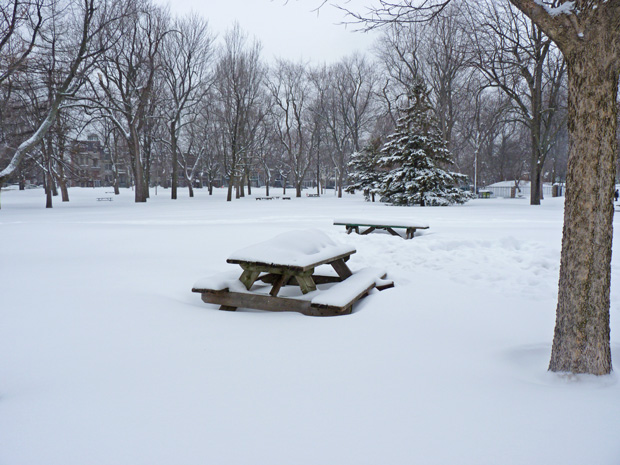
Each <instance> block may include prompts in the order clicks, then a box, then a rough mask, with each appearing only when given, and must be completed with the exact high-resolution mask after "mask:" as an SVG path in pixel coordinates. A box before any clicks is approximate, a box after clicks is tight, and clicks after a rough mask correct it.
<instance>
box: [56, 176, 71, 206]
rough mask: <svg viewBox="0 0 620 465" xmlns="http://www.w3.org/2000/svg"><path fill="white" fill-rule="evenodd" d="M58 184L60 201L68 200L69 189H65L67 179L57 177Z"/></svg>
mask: <svg viewBox="0 0 620 465" xmlns="http://www.w3.org/2000/svg"><path fill="white" fill-rule="evenodd" d="M58 184H60V193H61V195H62V201H63V202H68V201H69V189H67V181H65V180H64V179H61V178H59V179H58Z"/></svg>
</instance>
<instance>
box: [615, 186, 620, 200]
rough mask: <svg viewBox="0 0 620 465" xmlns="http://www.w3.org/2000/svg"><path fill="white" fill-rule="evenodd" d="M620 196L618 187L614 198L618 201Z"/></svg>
mask: <svg viewBox="0 0 620 465" xmlns="http://www.w3.org/2000/svg"><path fill="white" fill-rule="evenodd" d="M618 197H620V192H618V189H616V192H614V200H615V201H616V202H617V201H618Z"/></svg>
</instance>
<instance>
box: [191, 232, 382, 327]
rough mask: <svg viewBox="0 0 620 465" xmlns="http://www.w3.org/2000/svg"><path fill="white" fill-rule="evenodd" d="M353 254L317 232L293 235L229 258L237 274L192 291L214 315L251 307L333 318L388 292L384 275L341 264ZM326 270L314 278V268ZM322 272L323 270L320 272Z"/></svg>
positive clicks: (213, 279)
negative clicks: (374, 294) (214, 306)
mask: <svg viewBox="0 0 620 465" xmlns="http://www.w3.org/2000/svg"><path fill="white" fill-rule="evenodd" d="M355 252H356V251H355V249H354V248H352V247H350V246H344V245H337V244H335V243H334V242H333V241H332V240H331V239H330V238H329V237H328V236H327V235H325V234H324V233H322V232H321V231H317V230H309V231H294V232H290V233H285V234H281V235H279V236H277V237H275V238H273V239H271V240H269V241H265V242H262V243H260V244H256V245H254V246H250V247H247V248H245V249H242V250H240V251H238V252H235V253H233V254H232V255H230V257H229V258H228V259H227V260H226V261H227V262H228V263H232V264H237V265H239V266H240V267H241V269H242V272H241V276H239V272H238V271H237V272H229V273H224V274H218V275H215V276H211V277H207V278H203V279H201V280H199V281H197V282H196V283H195V284H194V286H193V288H192V292H197V293H200V294H201V295H202V300H203V301H204V302H206V303H213V304H219V305H220V310H231V311H233V310H236V309H237V308H255V309H259V310H270V311H296V312H300V313H303V314H304V315H312V316H334V315H345V314H349V313H351V311H352V307H353V304H354V303H355V302H357V301H358V300H359V299H361V298H362V297H364V296H366V295H367V294H368V293H369V292H370V291H371V290H372V289H373V288H377V289H379V290H383V289H387V288H388V287H392V286H393V285H394V283H393V282H392V281H387V280H385V279H384V278H385V275H386V274H385V272H384V271H382V270H379V269H376V268H364V269H362V270H359V271H356V272H352V271H351V270H350V269H349V267H348V266H347V264H346V262H347V260H348V259H349V257H350V256H351V255H352V254H354V253H355ZM321 266H323V267H324V268H325V267H327V268H329V267H331V270H328V271H331V272H330V273H327V272H324V273H323V274H318V273H317V272H316V268H317V267H321ZM326 271H327V270H326Z"/></svg>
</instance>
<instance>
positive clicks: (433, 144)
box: [378, 81, 471, 206]
mask: <svg viewBox="0 0 620 465" xmlns="http://www.w3.org/2000/svg"><path fill="white" fill-rule="evenodd" d="M381 153H382V154H383V156H382V157H381V158H380V159H379V163H378V164H379V168H380V169H381V168H383V170H385V172H386V173H385V174H384V175H383V182H382V183H381V186H380V194H381V200H382V201H384V202H388V203H392V204H394V205H414V204H420V206H425V205H450V204H454V203H459V204H461V203H464V202H466V201H467V200H469V199H470V198H471V194H470V193H469V192H465V191H463V190H461V189H459V187H458V184H459V182H463V181H464V180H465V176H464V175H462V174H459V173H454V172H450V171H446V170H444V169H443V168H442V166H443V167H447V166H450V165H452V164H454V162H453V161H452V156H451V154H450V151H449V150H448V148H447V147H446V143H445V141H444V140H443V137H442V134H441V131H440V129H439V125H438V124H437V121H436V120H435V117H434V115H433V109H432V107H431V105H430V102H429V99H428V92H427V91H426V85H425V84H424V83H423V82H422V81H419V82H418V83H416V84H415V86H414V87H413V89H412V92H411V94H410V96H409V106H408V107H407V108H405V109H404V110H403V116H402V117H401V118H400V119H399V120H398V122H397V124H396V129H395V131H394V133H393V134H391V135H390V136H388V139H387V142H386V143H385V145H384V146H383V149H382V150H381Z"/></svg>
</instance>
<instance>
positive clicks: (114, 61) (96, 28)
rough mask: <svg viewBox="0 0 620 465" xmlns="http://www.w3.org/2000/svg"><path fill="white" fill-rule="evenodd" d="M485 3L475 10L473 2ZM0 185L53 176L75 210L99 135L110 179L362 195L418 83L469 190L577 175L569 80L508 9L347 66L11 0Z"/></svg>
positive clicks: (141, 1)
mask: <svg viewBox="0 0 620 465" xmlns="http://www.w3.org/2000/svg"><path fill="white" fill-rule="evenodd" d="M474 4H475V5H474ZM0 9H1V11H0V12H1V13H2V14H1V18H0V169H2V171H0V183H1V182H19V180H20V179H22V178H24V177H28V176H29V173H32V172H35V171H36V172H38V173H44V176H45V186H46V193H47V199H48V200H47V203H48V206H51V203H52V197H53V194H54V193H55V191H56V189H57V187H59V188H60V189H59V190H60V192H61V193H62V195H63V200H68V192H67V189H66V186H67V184H68V183H69V182H70V180H71V179H72V177H74V176H76V173H75V167H74V165H73V164H72V163H71V160H70V156H69V150H70V146H71V143H72V141H73V140H75V139H78V138H80V137H81V138H84V136H85V135H86V134H89V133H96V134H97V135H98V136H99V140H101V141H102V142H103V144H104V146H105V148H106V150H107V151H108V152H109V154H110V159H111V166H112V172H113V175H114V181H113V183H114V184H115V185H116V188H117V189H118V176H119V173H121V172H123V173H128V174H130V177H131V180H132V183H133V185H134V190H135V200H136V202H144V201H146V200H147V198H148V196H149V190H148V187H149V186H152V185H154V184H157V183H161V184H165V185H169V186H170V187H171V190H170V191H171V196H172V198H173V199H174V198H176V197H177V195H178V189H179V186H180V185H185V186H187V187H188V188H189V189H190V195H192V192H191V190H192V186H193V185H194V184H195V181H196V179H197V178H200V181H201V183H202V182H206V184H207V186H208V187H210V188H212V186H213V183H214V182H216V180H218V179H222V178H223V179H225V180H227V185H228V200H232V199H233V198H235V197H241V196H243V195H245V192H246V189H251V180H252V179H253V178H254V177H255V176H256V173H259V172H260V173H261V178H262V179H263V180H264V181H265V182H266V183H267V185H268V186H269V185H272V184H273V181H274V179H276V178H278V179H279V180H281V182H283V184H284V185H286V184H287V183H290V184H291V185H293V186H294V188H295V190H296V195H298V196H300V195H301V190H302V187H303V185H304V181H307V180H308V178H312V179H313V180H316V181H315V183H316V184H317V185H321V184H323V185H324V184H326V183H327V182H333V183H334V184H335V187H336V189H337V192H338V195H342V191H343V189H344V188H345V187H346V186H347V185H348V184H349V175H350V172H349V171H350V169H351V168H350V164H349V161H350V158H351V155H352V154H353V153H359V152H361V151H363V150H364V149H365V148H367V147H369V146H373V147H377V146H380V145H381V144H383V143H385V141H386V140H388V136H389V135H390V134H392V133H393V132H394V130H395V127H396V122H397V121H398V119H399V117H400V116H402V112H401V110H402V109H404V108H407V107H408V106H409V105H410V103H411V102H410V101H409V100H410V97H411V92H412V88H413V87H414V86H415V84H416V83H419V82H420V80H422V81H424V83H425V85H426V88H427V89H428V98H429V100H430V102H431V105H432V109H433V111H434V113H435V117H436V120H437V121H438V122H439V127H440V130H441V136H442V137H443V140H444V142H445V144H446V147H447V148H448V150H449V151H450V152H451V154H452V159H453V160H454V161H455V166H453V167H452V169H454V170H455V171H458V172H460V173H463V174H465V175H467V176H468V178H469V180H470V181H469V182H470V184H471V185H472V187H474V188H475V187H476V186H481V185H484V184H489V183H492V182H495V181H500V180H508V179H523V178H524V177H528V178H529V179H530V180H531V181H532V183H533V184H532V189H531V191H532V198H531V203H533V204H536V203H540V192H541V189H540V185H541V182H542V181H543V180H545V181H552V182H556V181H561V180H563V178H564V174H565V166H566V152H567V136H566V124H565V119H566V111H565V105H564V101H565V99H566V90H565V80H566V76H565V75H566V68H565V65H564V61H563V60H562V57H561V55H560V54H559V52H558V51H557V50H556V49H555V48H554V46H553V45H552V43H551V41H550V40H549V39H548V38H547V37H546V36H545V35H544V34H543V33H542V32H541V31H540V29H538V28H537V27H536V26H535V25H534V24H533V23H532V22H531V21H530V20H529V19H527V18H526V17H524V16H523V15H522V14H521V13H519V12H518V11H517V10H515V9H514V8H512V7H511V6H510V4H509V3H508V2H502V4H501V5H500V4H498V2H493V1H492V0H488V1H480V2H459V3H456V2H452V3H451V4H450V6H449V7H447V8H445V9H444V10H442V11H441V13H440V14H438V15H437V16H436V17H435V18H434V19H433V20H432V21H430V22H427V23H422V24H420V23H410V24H407V23H406V22H401V23H399V24H393V25H391V26H386V27H385V28H384V29H383V31H382V35H381V38H380V39H379V40H378V42H377V44H376V46H375V47H374V50H372V51H369V53H368V54H365V55H353V56H349V57H346V58H343V59H342V60H340V61H339V62H336V63H332V64H316V63H305V62H300V61H291V60H285V59H282V60H276V61H274V62H267V61H266V60H265V58H264V57H263V56H262V55H261V45H260V42H259V40H257V39H253V38H250V37H248V35H247V34H246V33H245V32H244V31H243V30H241V29H240V27H239V26H236V25H233V26H232V27H231V29H230V30H229V31H228V32H226V33H225V34H223V35H221V36H219V37H218V36H216V35H215V34H214V33H213V31H212V30H211V29H210V28H209V24H208V18H200V17H197V16H195V15H193V16H185V17H177V16H174V15H172V14H171V13H170V11H169V10H168V9H166V8H162V7H160V6H157V5H155V4H154V3H153V2H151V1H150V0H105V1H104V0H99V1H95V0H73V1H63V0H11V1H9V2H8V3H6V2H5V3H3V4H2V6H1V7H0Z"/></svg>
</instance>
